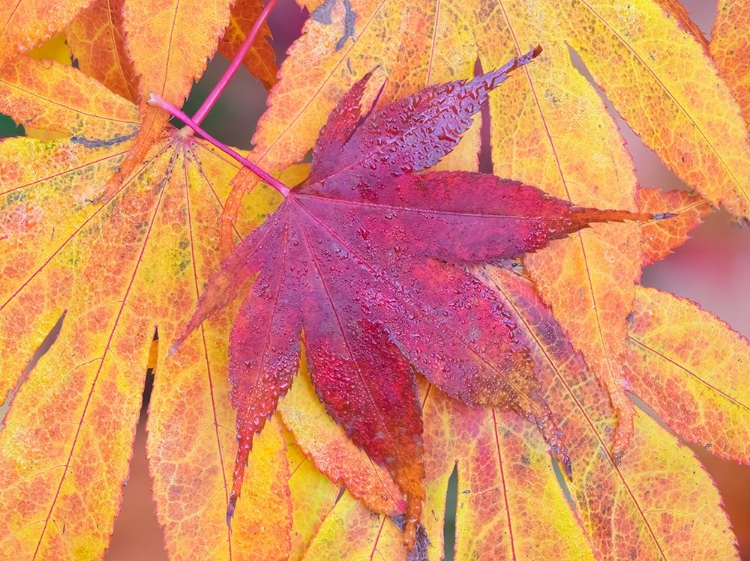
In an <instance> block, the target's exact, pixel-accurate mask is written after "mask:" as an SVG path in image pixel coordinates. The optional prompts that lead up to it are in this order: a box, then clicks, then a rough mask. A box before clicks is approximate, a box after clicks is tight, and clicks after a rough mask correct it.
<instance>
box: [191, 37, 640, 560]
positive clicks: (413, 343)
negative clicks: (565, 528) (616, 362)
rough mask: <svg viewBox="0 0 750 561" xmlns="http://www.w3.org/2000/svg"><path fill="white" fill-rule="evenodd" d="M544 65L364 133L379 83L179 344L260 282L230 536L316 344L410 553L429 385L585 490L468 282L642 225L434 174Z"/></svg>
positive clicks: (488, 80)
mask: <svg viewBox="0 0 750 561" xmlns="http://www.w3.org/2000/svg"><path fill="white" fill-rule="evenodd" d="M540 51H541V49H540V48H538V47H537V49H535V50H533V51H531V52H529V53H528V54H526V55H525V56H523V57H520V58H518V59H516V60H513V61H511V62H510V63H508V64H507V65H505V66H504V67H503V68H500V69H499V70H495V71H492V72H488V73H487V74H484V75H482V76H479V77H477V78H475V79H474V80H471V81H469V82H466V83H464V82H451V83H447V84H442V85H436V86H431V87H428V88H425V89H423V90H421V91H420V92H418V93H416V94H414V95H411V96H409V97H406V98H404V99H401V100H400V101H397V102H395V103H393V104H391V105H388V106H386V107H384V108H382V109H380V110H378V111H375V112H373V113H371V114H369V115H366V116H363V115H362V111H361V107H360V100H361V98H362V95H363V92H364V89H365V85H366V82H367V80H368V78H369V75H368V76H365V77H364V78H363V79H362V80H360V81H359V82H358V83H357V84H355V85H354V87H353V88H352V89H351V90H350V91H349V92H348V93H347V94H346V95H345V96H344V98H343V99H342V100H341V101H340V103H339V104H338V106H337V108H336V109H335V110H334V111H333V112H332V113H331V115H330V117H329V120H328V123H327V124H326V126H325V127H324V128H323V130H322V131H321V134H320V138H319V139H318V141H317V144H316V146H315V149H314V152H313V162H312V167H311V172H310V175H309V177H308V179H307V180H305V181H304V182H303V183H301V184H300V185H298V186H296V187H294V188H293V189H291V190H289V191H288V192H286V193H285V200H284V202H283V203H282V204H281V206H280V207H279V208H278V209H277V210H276V211H275V212H274V213H273V214H272V215H271V216H270V217H269V219H268V220H267V221H266V222H265V223H263V224H262V225H261V226H260V227H259V228H257V229H256V230H255V231H253V232H252V233H251V234H250V235H249V236H247V237H246V238H245V239H244V240H243V241H242V242H241V243H240V244H238V245H237V246H236V248H235V250H234V252H233V253H232V255H231V256H230V257H229V258H228V259H227V260H226V261H225V262H224V263H223V265H222V269H221V271H220V272H219V273H218V274H217V275H216V276H215V277H214V278H213V279H212V281H211V283H210V284H209V286H208V287H207V289H206V292H205V294H204V295H203V297H202V298H201V302H200V304H199V308H198V310H197V311H196V314H195V316H194V317H193V319H192V320H191V322H190V324H189V325H188V327H187V329H186V333H185V334H184V335H183V336H182V337H181V338H180V340H179V341H178V342H177V344H179V343H180V342H181V341H182V340H183V339H184V338H185V337H186V336H187V334H188V333H190V331H192V330H193V329H194V328H195V327H196V326H197V325H198V324H199V323H200V322H201V321H202V320H203V319H205V318H206V317H207V316H208V315H209V314H210V313H211V312H212V311H214V310H216V309H218V308H220V307H222V306H224V305H225V304H226V303H227V302H228V301H229V300H231V298H233V297H234V295H236V294H237V292H238V291H240V290H241V287H242V286H243V285H246V284H247V281H248V280H250V279H254V280H253V282H252V287H251V289H250V293H249V294H248V296H247V298H246V299H245V301H244V303H243V304H242V307H241V309H240V312H239V315H238V316H237V318H236V320H235V323H234V328H233V330H232V334H231V337H230V351H229V352H230V366H229V369H230V378H231V381H232V384H233V391H232V401H233V405H234V407H235V408H236V409H237V432H238V439H239V450H238V453H237V459H236V464H235V471H234V487H233V490H232V495H231V499H230V507H229V511H228V520H229V518H230V517H231V515H232V512H233V510H234V505H235V504H236V500H237V498H238V497H239V493H240V488H241V485H242V477H243V472H244V468H245V464H246V462H247V458H248V455H249V453H250V449H251V444H252V439H253V436H254V434H256V433H258V432H259V431H260V430H261V428H262V427H263V425H264V423H265V421H266V419H268V417H269V416H270V415H271V414H273V412H274V411H275V410H276V406H277V402H278V400H279V398H280V397H281V396H282V395H283V394H284V393H286V391H287V390H288V389H289V387H290V385H291V383H292V379H293V378H294V376H295V374H296V373H297V370H298V366H299V360H300V354H301V341H302V340H304V349H305V356H306V359H307V363H308V369H309V372H310V375H311V378H312V381H313V383H314V385H315V388H316V390H317V394H318V396H319V398H320V399H321V401H322V402H323V403H324V404H325V406H326V409H327V411H328V413H329V414H330V415H331V417H333V418H334V419H335V420H336V422H337V423H339V424H340V425H341V426H342V427H343V428H344V430H345V432H346V433H347V435H348V436H349V437H350V438H351V439H352V441H353V442H354V443H355V444H357V445H358V446H359V447H361V448H363V449H364V450H365V451H366V452H367V454H368V455H369V456H370V457H371V458H372V459H373V460H374V461H375V462H377V463H378V464H380V465H383V466H385V467H386V468H387V469H388V470H389V471H390V473H391V474H392V476H393V479H394V481H395V482H396V484H397V485H398V486H399V487H400V488H401V490H402V491H403V493H404V495H405V496H406V541H407V544H409V545H411V544H413V541H414V535H415V529H416V527H417V524H418V522H419V518H420V513H421V508H422V501H423V499H424V496H425V492H424V487H423V478H424V468H423V465H422V460H421V458H422V412H421V408H420V405H419V402H418V398H417V391H416V381H415V377H414V371H415V370H416V371H418V372H420V373H422V374H423V375H424V376H426V377H427V379H428V380H429V381H430V382H431V383H433V384H435V385H436V386H437V387H439V388H440V389H442V390H443V391H444V392H445V393H447V394H448V395H450V396H452V397H454V398H456V399H460V400H462V401H464V402H466V403H469V404H475V405H482V406H489V407H502V408H510V409H512V410H515V411H517V412H518V413H519V414H521V415H522V416H524V417H525V418H527V419H530V420H531V421H533V422H535V423H536V424H537V425H538V427H539V429H540V431H541V432H542V434H543V435H544V437H545V439H546V440H547V442H548V443H549V445H550V447H551V450H552V453H553V454H554V455H555V456H556V457H557V459H558V460H559V461H560V462H561V463H562V464H563V466H564V469H565V470H566V471H567V472H568V473H570V469H571V467H570V461H569V459H568V455H567V451H566V449H565V445H564V443H563V439H562V434H561V432H560V431H559V429H558V428H557V427H556V425H555V423H554V421H553V419H552V415H551V413H550V410H549V408H548V407H547V404H546V403H545V401H544V399H543V398H542V397H541V392H539V391H538V387H537V380H536V377H535V365H534V363H533V361H532V359H531V358H530V355H529V352H528V350H527V349H526V348H525V347H524V345H523V343H522V342H521V341H520V340H519V339H517V337H516V326H515V325H514V324H513V322H512V321H511V320H510V319H509V318H510V317H511V314H509V313H507V312H506V311H505V310H504V309H503V305H502V304H501V303H500V302H499V300H497V299H496V297H495V296H494V294H493V292H492V291H491V290H489V289H488V288H487V287H486V286H485V285H484V284H482V283H481V282H480V281H479V280H478V279H477V278H475V277H474V276H472V275H471V274H470V272H469V271H468V270H467V268H468V267H471V266H472V265H477V264H482V263H495V264H498V263H500V262H501V261H503V260H507V259H511V258H515V257H519V256H521V255H522V254H523V253H525V252H528V251H534V250H536V249H539V248H541V247H543V246H544V245H545V244H547V243H548V241H550V240H552V239H556V238H560V237H563V236H565V235H567V234H569V233H571V232H573V231H576V230H579V229H581V228H583V227H585V226H586V225H588V224H589V223H591V222H602V221H610V220H623V219H625V218H634V217H638V215H633V214H630V213H627V212H619V211H601V210H593V209H583V208H577V207H574V206H572V205H571V204H570V203H568V202H565V201H562V200H559V199H555V198H552V197H549V196H547V195H545V194H544V193H543V192H542V191H540V190H538V189H536V188H535V187H531V186H528V185H523V184H521V183H518V182H515V181H508V180H503V179H499V178H497V177H495V176H493V175H486V174H479V173H469V172H425V173H417V172H419V171H421V170H424V169H426V168H429V167H431V166H433V165H435V164H436V163H437V162H438V161H439V160H440V158H441V157H443V156H444V155H445V154H447V153H448V152H450V151H451V150H452V149H453V148H454V147H455V146H456V144H457V143H458V141H459V140H460V138H461V135H462V134H463V133H464V132H465V131H466V130H467V129H468V127H469V126H470V125H471V123H472V115H474V114H475V113H476V112H477V111H479V109H480V108H481V106H482V104H484V103H485V101H486V100H487V96H488V94H489V92H490V91H491V90H492V89H493V88H495V87H496V86H497V85H498V84H499V83H500V82H502V81H503V80H505V78H506V77H507V75H508V73H509V72H510V71H511V70H513V69H515V68H517V67H519V66H521V65H524V64H527V63H528V62H530V61H531V60H532V59H533V58H534V57H535V56H537V55H538V54H539V52H540Z"/></svg>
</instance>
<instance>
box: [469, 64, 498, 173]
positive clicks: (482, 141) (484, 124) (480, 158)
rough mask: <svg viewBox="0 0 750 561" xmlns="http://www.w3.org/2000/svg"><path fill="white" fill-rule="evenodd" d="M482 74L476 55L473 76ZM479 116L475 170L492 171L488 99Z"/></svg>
mask: <svg viewBox="0 0 750 561" xmlns="http://www.w3.org/2000/svg"><path fill="white" fill-rule="evenodd" d="M482 74H484V68H482V61H481V60H480V59H479V57H477V60H476V62H475V63H474V77H475V78H476V77H477V76H481V75H482ZM479 118H480V119H481V122H480V125H479V153H478V154H477V165H478V168H477V171H479V172H480V173H490V174H491V173H493V171H492V167H493V166H492V138H491V134H492V133H491V128H490V124H491V123H490V104H489V101H488V102H487V103H485V104H484V105H482V109H481V110H480V111H479Z"/></svg>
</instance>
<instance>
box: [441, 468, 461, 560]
mask: <svg viewBox="0 0 750 561" xmlns="http://www.w3.org/2000/svg"><path fill="white" fill-rule="evenodd" d="M457 505H458V464H455V465H454V466H453V471H452V472H451V476H450V477H449V478H448V488H447V489H446V491H445V519H444V520H443V559H444V560H445V561H453V560H454V559H455V557H456V508H457Z"/></svg>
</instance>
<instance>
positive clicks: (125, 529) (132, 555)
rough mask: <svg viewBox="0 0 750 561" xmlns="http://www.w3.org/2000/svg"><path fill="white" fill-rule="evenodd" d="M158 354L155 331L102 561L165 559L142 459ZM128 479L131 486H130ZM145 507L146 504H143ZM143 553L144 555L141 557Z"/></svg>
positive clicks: (160, 560) (162, 539)
mask: <svg viewBox="0 0 750 561" xmlns="http://www.w3.org/2000/svg"><path fill="white" fill-rule="evenodd" d="M158 353H159V330H158V328H157V329H155V330H154V337H153V339H152V343H151V349H150V351H149V357H148V364H147V367H146V378H145V381H144V385H143V396H142V401H141V412H140V417H139V419H138V425H137V427H136V434H135V439H134V441H133V456H132V457H131V459H130V470H129V473H128V479H127V480H126V481H124V482H123V493H122V503H121V504H120V512H119V513H118V515H117V518H116V519H115V525H114V528H113V533H112V539H111V541H110V544H109V547H108V549H107V552H106V554H105V556H104V561H121V560H124V559H137V558H148V559H149V560H150V561H167V553H166V550H165V549H164V532H163V530H162V528H161V526H159V523H158V522H157V520H156V512H155V510H154V502H153V498H152V496H151V485H152V481H151V474H150V473H149V471H148V460H147V458H146V419H147V418H148V408H149V405H150V403H151V394H152V392H153V389H154V379H155V376H154V374H155V371H156V361H157V359H158ZM131 481H132V483H133V484H132V485H130V483H131ZM145 503H147V504H148V506H146V504H145ZM144 556H147V557H144Z"/></svg>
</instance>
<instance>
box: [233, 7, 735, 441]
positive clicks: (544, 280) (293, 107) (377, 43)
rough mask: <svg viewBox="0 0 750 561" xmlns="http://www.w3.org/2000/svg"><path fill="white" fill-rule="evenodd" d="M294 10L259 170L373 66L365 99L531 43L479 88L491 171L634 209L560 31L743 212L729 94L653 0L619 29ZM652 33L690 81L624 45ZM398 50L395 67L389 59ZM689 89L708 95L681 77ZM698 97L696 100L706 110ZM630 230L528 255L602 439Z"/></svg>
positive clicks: (395, 11) (630, 183) (619, 150)
mask: <svg viewBox="0 0 750 561" xmlns="http://www.w3.org/2000/svg"><path fill="white" fill-rule="evenodd" d="M667 7H669V6H667ZM308 8H309V9H310V11H311V19H310V21H309V22H308V24H307V25H306V27H305V30H304V31H305V34H304V35H303V37H302V38H301V39H300V40H299V41H298V42H297V43H296V44H295V45H294V47H293V48H292V49H291V51H290V56H289V57H288V58H287V60H286V61H285V63H284V66H283V68H282V71H281V75H282V81H281V83H280V84H279V85H278V86H277V87H276V88H275V89H274V90H273V92H272V93H271V97H270V108H269V111H268V112H267V113H266V114H265V115H264V117H263V118H262V119H261V122H260V124H259V127H258V130H257V132H256V134H255V136H254V138H253V141H254V143H255V144H256V147H257V148H256V150H255V152H254V159H255V160H256V161H257V162H259V163H261V164H262V165H264V166H266V167H270V168H274V167H285V166H286V165H287V164H288V163H290V162H292V161H294V160H297V159H300V158H301V157H302V156H303V155H304V153H305V152H306V151H307V150H308V149H309V148H310V147H311V145H312V143H313V139H314V138H315V136H316V135H317V131H318V128H319V127H320V126H321V125H322V123H323V121H324V119H325V117H326V116H327V114H328V112H329V111H330V110H331V108H332V107H333V103H334V101H335V100H336V99H338V98H339V97H340V96H341V95H342V94H343V92H344V91H346V89H347V88H348V87H349V85H350V84H351V83H353V81H354V80H355V79H356V77H358V76H361V75H363V74H364V73H366V72H368V71H369V70H371V69H372V68H375V67H382V68H383V69H385V70H386V71H387V73H388V81H387V83H386V85H385V87H384V90H383V92H382V94H381V96H380V98H379V99H380V103H381V104H383V103H387V102H389V101H391V100H392V99H394V98H398V97H401V96H403V95H405V94H408V93H411V92H413V91H415V90H417V89H419V88H421V87H423V86H424V85H427V84H430V83H435V82H439V81H444V80H448V79H453V78H455V77H464V78H466V77H470V76H471V75H472V74H473V71H474V64H475V61H476V59H477V57H479V58H480V59H481V61H482V64H483V65H484V66H485V67H496V66H498V65H500V64H502V62H503V61H504V60H507V59H508V58H510V57H512V56H517V55H518V54H520V53H521V52H523V50H524V49H526V48H528V47H529V46H531V45H534V44H543V45H544V47H545V51H544V53H543V55H542V56H541V57H540V59H539V60H538V63H537V64H535V65H534V66H533V67H531V68H528V69H526V70H524V72H522V73H519V74H518V75H517V76H515V77H513V78H512V79H511V80H509V82H508V84H506V88H504V89H503V91H501V92H499V93H498V94H497V95H495V96H494V97H493V99H492V100H491V111H490V112H491V124H490V127H491V133H492V141H493V145H492V146H493V148H492V150H493V162H494V170H495V173H496V174H498V175H500V176H501V177H509V178H513V179H518V180H521V181H524V182H526V183H529V184H532V185H537V186H539V187H541V188H542V189H544V190H546V191H547V192H549V193H551V194H554V195H556V196H558V197H562V198H567V199H568V200H571V201H572V202H575V203H576V204H581V205H587V206H596V207H599V208H614V207H616V208H623V209H631V210H634V209H635V200H634V194H635V191H634V189H635V177H634V174H633V171H632V164H631V162H630V160H629V157H628V155H627V153H626V151H625V150H624V147H623V145H622V141H621V139H620V136H619V134H618V131H617V128H616V126H615V125H614V123H613V122H612V120H611V118H610V117H609V116H608V115H607V113H606V111H605V109H604V107H603V105H602V103H601V101H600V100H599V98H598V96H597V95H596V93H595V92H594V90H593V89H592V88H591V87H590V86H589V85H588V84H587V83H586V81H585V80H584V79H583V77H582V76H581V75H580V74H579V72H578V70H576V69H575V68H574V66H573V65H572V63H571V61H570V56H569V47H568V45H569V44H572V43H575V44H576V48H578V49H580V50H581V52H582V53H584V54H586V56H587V59H586V61H587V63H590V64H591V65H592V66H594V67H595V68H596V69H597V70H599V69H600V67H603V66H605V65H606V66H607V69H606V71H605V70H602V72H603V73H605V76H606V81H605V79H603V82H604V85H605V86H606V87H607V88H608V93H610V95H611V96H612V99H613V101H615V102H616V103H617V104H618V108H619V109H620V111H621V112H622V113H624V114H626V115H630V114H632V113H635V114H637V118H634V119H633V121H634V123H633V124H634V128H636V129H637V130H638V132H640V133H641V134H642V136H643V137H644V139H645V140H646V142H647V143H649V144H651V145H652V146H654V148H655V149H657V150H659V151H660V153H663V154H664V158H665V160H666V161H667V162H668V163H670V162H671V165H673V166H674V167H675V168H676V167H679V171H678V173H680V174H681V176H682V177H684V178H686V179H687V180H688V181H689V182H690V183H691V185H693V186H695V187H696V188H698V189H699V190H701V192H703V193H704V195H706V196H708V197H709V198H710V199H711V200H712V201H713V202H714V203H716V202H722V203H723V204H726V205H727V206H728V207H730V208H732V209H733V210H734V212H735V213H737V214H739V215H743V214H746V210H744V209H746V208H748V203H747V197H746V196H745V195H744V194H743V193H745V191H746V190H747V188H748V185H747V178H748V177H750V168H748V162H750V157H748V156H750V146H749V145H748V142H747V138H746V134H745V131H744V127H743V126H742V124H741V123H740V122H739V121H738V120H737V118H736V117H737V116H738V111H737V107H736V105H735V104H734V102H733V101H732V100H731V96H730V94H729V92H728V90H727V88H726V87H725V86H724V85H723V83H721V82H720V81H719V80H718V78H717V77H716V75H715V71H714V70H712V66H711V63H710V62H709V60H708V59H707V56H706V54H705V53H704V52H703V50H702V48H701V46H700V45H698V43H697V42H696V41H695V38H694V37H693V35H692V33H691V32H689V31H686V30H685V29H684V28H681V27H679V26H678V24H677V22H675V21H674V18H671V19H670V18H669V17H668V15H667V13H666V12H664V11H663V9H662V7H660V6H659V5H658V4H656V3H653V2H650V1H645V0H644V1H642V2H637V3H631V4H628V8H627V10H626V11H628V13H629V14H631V15H632V17H634V18H637V21H638V22H639V23H638V26H636V27H634V28H633V29H632V30H630V31H629V32H627V33H625V32H621V33H618V32H617V27H618V26H621V25H623V21H624V20H625V18H626V17H627V14H625V13H621V12H617V10H611V9H610V10H602V9H599V8H597V7H596V6H593V5H591V3H586V2H564V3H559V2H537V3H534V4H529V3H526V2H507V1H504V2H484V1H481V0H477V1H476V2H469V3H467V2H449V3H447V4H446V3H445V2H440V3H438V2H421V3H418V4H416V5H415V4H412V3H408V6H407V4H404V3H402V2H400V1H399V0H387V1H386V2H374V1H373V2H370V1H367V0H361V1H357V2H335V1H331V2H324V3H316V2H313V3H310V4H309V5H308ZM672 8H673V7H672ZM631 19H632V18H631ZM636 32H637V33H636ZM660 34H661V35H664V34H666V36H667V37H669V41H666V40H665V41H662V42H659V49H661V51H664V52H663V53H661V54H660V56H661V57H662V59H664V58H670V57H671V58H679V59H681V60H682V57H684V56H685V53H689V57H690V58H689V60H690V68H691V70H690V72H691V74H690V76H691V77H692V78H695V79H694V80H693V79H691V80H690V84H693V85H692V86H687V85H686V81H685V80H684V79H683V78H682V77H680V76H677V75H675V73H674V71H673V69H674V68H675V66H674V65H671V64H670V63H669V62H668V61H666V60H662V59H659V60H653V61H652V59H651V58H650V57H648V56H647V55H643V54H641V53H640V51H641V50H642V49H644V48H646V47H645V46H644V45H643V44H642V43H644V42H645V41H646V40H647V39H648V37H651V36H653V37H659V36H660ZM382 37H388V41H386V42H385V43H384V42H383V40H382ZM605 41H609V43H606V44H608V45H610V50H611V51H626V52H627V53H629V54H628V56H631V58H632V57H634V60H635V62H634V63H633V64H632V65H630V66H626V67H624V66H623V65H618V64H612V63H611V62H610V59H609V58H608V57H610V53H601V52H600V51H601V42H605ZM673 44H674V46H673ZM593 49H599V50H598V51H596V53H597V55H596V56H594V55H590V54H589V53H590V52H591V51H592V50H593ZM633 53H636V54H637V56H636V54H633ZM622 56H624V55H622ZM405 57H406V58H408V60H409V61H410V64H409V65H408V66H405V65H403V64H402V61H403V60H404V58H405ZM670 60H671V59H670ZM613 72H616V73H617V74H616V75H613ZM698 75H699V76H698ZM644 81H649V84H652V85H653V87H652V89H651V90H649V92H650V91H652V90H653V92H654V93H653V95H650V94H649V95H645V94H644V92H643V91H642V90H641V89H640V87H639V85H638V84H640V83H642V82H644ZM610 82H611V83H612V85H613V87H612V88H610ZM615 84H616V85H617V87H616V88H614V85H615ZM696 87H697V88H710V89H711V93H708V92H706V93H705V94H702V93H701V92H700V91H693V90H692V89H690V88H696ZM705 99H711V105H710V107H708V106H706V104H705V103H704V101H703V100H705ZM640 115H643V118H641V117H640ZM664 115H667V117H665V116H664ZM725 121H726V122H725ZM692 123H696V126H697V127H698V128H697V129H696V130H697V132H695V131H694V130H693V124H692ZM654 127H657V129H654ZM683 129H685V130H684V131H683ZM674 130H678V131H679V132H678V133H677V134H673V131H674ZM696 134H697V135H698V136H697V137H696V136H695V135H696ZM730 137H731V140H730ZM478 138H479V137H478V135H476V134H472V135H470V138H468V139H467V141H465V142H463V143H462V145H460V146H459V148H458V150H457V154H456V155H455V157H453V158H452V159H451V164H450V165H451V167H452V168H454V169H455V168H459V169H469V170H472V169H476V153H477V151H478V141H479V140H478ZM683 139H685V140H683ZM729 146H732V147H733V148H732V151H731V153H729V152H728V147H729ZM697 147H700V148H697ZM688 152H689V153H690V156H689V157H687V156H685V154H687V153H688ZM697 154H700V159H701V161H698V160H697V159H695V158H697V156H696V155H697ZM254 181H255V180H254V179H251V178H249V177H248V174H247V173H246V172H243V173H242V174H241V175H240V176H239V177H238V178H236V179H235V185H239V186H242V188H249V186H251V185H253V184H254ZM638 242H639V234H638V229H637V227H635V226H634V225H616V226H606V227H599V228H595V229H593V230H592V231H587V232H585V233H582V234H580V235H579V236H578V239H577V241H576V242H572V241H571V242H568V241H565V242H560V243H557V244H554V247H552V248H550V249H548V250H545V252H542V253H541V254H540V256H539V257H536V258H535V259H534V260H530V262H529V266H530V269H531V271H532V274H533V275H534V276H535V278H536V280H537V282H538V283H539V288H540V290H541V291H542V294H543V296H544V298H545V300H546V301H547V302H548V303H550V304H551V305H552V306H553V309H554V310H555V313H556V315H557V317H558V318H559V319H560V321H562V322H563V327H564V329H565V330H566V333H567V334H568V335H569V336H570V337H571V339H572V341H573V343H574V346H575V347H576V348H578V349H580V350H582V351H583V352H584V355H585V358H586V360H587V362H588V363H589V365H590V366H591V367H592V368H593V370H594V372H595V373H596V374H597V376H598V377H599V378H600V379H601V380H602V381H603V382H604V383H605V384H606V386H607V387H608V389H609V391H610V394H611V396H612V399H613V402H614V403H615V405H616V409H617V411H618V414H619V416H620V418H621V421H622V422H621V424H620V426H619V428H618V431H617V433H616V434H617V436H616V438H615V443H614V446H615V447H616V448H617V450H618V452H622V451H623V450H624V448H625V446H626V443H627V440H628V435H629V434H630V433H631V431H632V427H631V423H632V420H631V415H632V406H631V405H630V401H629V400H628V399H627V397H626V396H625V394H624V391H623V389H622V384H623V380H624V371H623V370H622V369H621V368H620V367H619V365H620V364H621V363H622V362H623V359H624V356H625V353H626V347H625V343H624V341H625V337H626V335H627V326H626V322H625V320H626V317H627V315H628V313H629V311H630V309H631V307H632V299H633V290H632V288H631V287H632V285H633V283H634V282H636V281H637V280H638V279H639V276H640V257H638V256H637V253H638ZM574 263H577V264H579V265H577V266H573V264H574ZM550 267H552V268H550ZM612 279H616V282H612ZM571 295H575V298H571ZM582 309H585V310H587V313H585V314H582V313H580V310H582Z"/></svg>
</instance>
